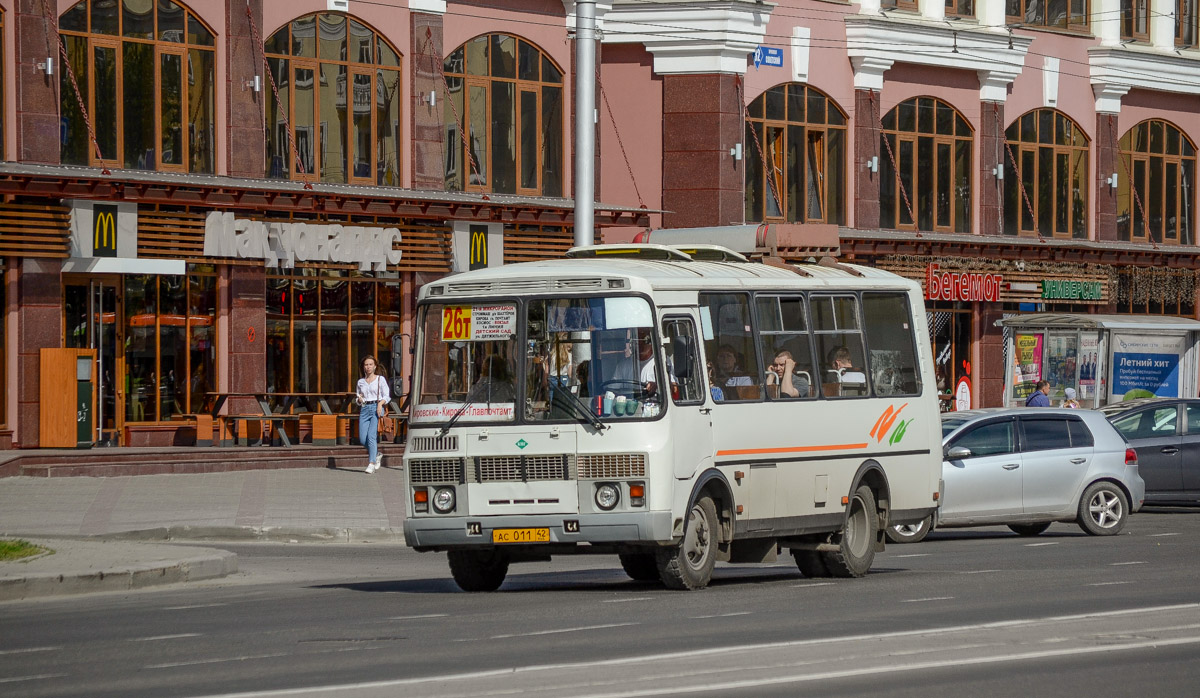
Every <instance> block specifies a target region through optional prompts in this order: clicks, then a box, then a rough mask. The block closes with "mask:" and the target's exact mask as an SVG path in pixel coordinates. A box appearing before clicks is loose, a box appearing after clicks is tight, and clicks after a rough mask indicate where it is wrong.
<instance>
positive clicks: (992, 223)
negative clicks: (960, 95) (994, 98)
mask: <svg viewBox="0 0 1200 698" xmlns="http://www.w3.org/2000/svg"><path fill="white" fill-rule="evenodd" d="M979 106H980V109H979V229H978V230H976V232H977V233H980V234H982V235H1000V234H1001V233H1002V232H1004V231H1003V230H1001V227H1000V210H1001V207H1002V206H1003V205H1004V199H1003V196H1002V193H1001V191H1000V185H1001V184H1002V183H1003V182H1002V180H1000V179H997V178H996V175H995V174H993V173H992V168H994V167H996V166H997V165H1001V164H1002V163H1004V162H1007V160H1006V158H1007V157H1008V154H1007V152H1006V150H1005V148H1004V127H1003V126H1002V125H1001V124H1003V123H1005V121H1004V104H1003V103H1002V102H983V103H981V104H980V105H979Z"/></svg>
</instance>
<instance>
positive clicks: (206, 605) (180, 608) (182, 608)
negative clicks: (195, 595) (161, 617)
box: [163, 603, 229, 611]
mask: <svg viewBox="0 0 1200 698" xmlns="http://www.w3.org/2000/svg"><path fill="white" fill-rule="evenodd" d="M228 605H229V604H227V603H202V604H198V605H196V606H167V607H166V608H164V609H163V610H164V611H187V610H190V609H193V608H216V607H217V606H228Z"/></svg>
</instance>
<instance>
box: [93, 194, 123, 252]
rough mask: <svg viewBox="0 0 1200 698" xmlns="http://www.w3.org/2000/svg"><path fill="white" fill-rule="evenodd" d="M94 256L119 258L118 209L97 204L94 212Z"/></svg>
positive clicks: (108, 205) (109, 205)
mask: <svg viewBox="0 0 1200 698" xmlns="http://www.w3.org/2000/svg"><path fill="white" fill-rule="evenodd" d="M92 256H93V257H116V256H117V207H116V206H113V205H111V204H96V205H95V207H94V208H93V210H92Z"/></svg>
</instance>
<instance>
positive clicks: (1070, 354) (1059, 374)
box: [1044, 334, 1078, 396]
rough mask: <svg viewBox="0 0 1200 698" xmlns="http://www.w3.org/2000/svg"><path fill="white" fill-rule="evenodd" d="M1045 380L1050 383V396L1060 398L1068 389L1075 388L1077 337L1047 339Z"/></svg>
mask: <svg viewBox="0 0 1200 698" xmlns="http://www.w3.org/2000/svg"><path fill="white" fill-rule="evenodd" d="M1046 342H1047V346H1046V348H1047V349H1048V351H1047V352H1046V375H1045V376H1044V379H1045V380H1048V381H1050V394H1051V395H1055V396H1059V395H1062V394H1063V390H1064V389H1066V388H1073V387H1075V369H1076V368H1077V363H1078V362H1077V358H1076V350H1075V335H1073V334H1071V335H1050V336H1049V337H1047V339H1046Z"/></svg>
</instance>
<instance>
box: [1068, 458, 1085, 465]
mask: <svg viewBox="0 0 1200 698" xmlns="http://www.w3.org/2000/svg"><path fill="white" fill-rule="evenodd" d="M1071 462H1072V463H1074V464H1075V465H1079V464H1080V463H1086V462H1087V458H1072V459H1071Z"/></svg>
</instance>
